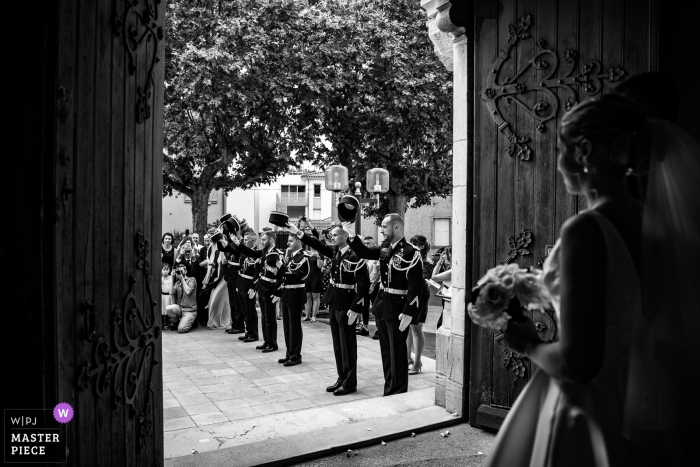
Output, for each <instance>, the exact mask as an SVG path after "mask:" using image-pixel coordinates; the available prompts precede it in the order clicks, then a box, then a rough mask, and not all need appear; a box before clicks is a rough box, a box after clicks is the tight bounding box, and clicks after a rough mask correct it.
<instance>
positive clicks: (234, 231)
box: [216, 214, 260, 342]
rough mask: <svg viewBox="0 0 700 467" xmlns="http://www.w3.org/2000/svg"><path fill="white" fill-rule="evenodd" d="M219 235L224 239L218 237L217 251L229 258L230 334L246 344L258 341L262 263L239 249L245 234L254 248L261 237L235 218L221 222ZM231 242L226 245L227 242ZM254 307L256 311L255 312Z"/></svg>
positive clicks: (231, 217)
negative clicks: (256, 286) (258, 270)
mask: <svg viewBox="0 0 700 467" xmlns="http://www.w3.org/2000/svg"><path fill="white" fill-rule="evenodd" d="M219 232H220V233H221V234H222V235H223V238H221V237H220V236H217V237H216V240H217V242H216V244H217V247H218V248H219V249H220V250H221V251H224V252H225V253H226V254H227V255H229V257H228V258H227V259H228V264H227V267H228V269H227V271H226V273H227V276H225V277H226V281H227V282H228V283H229V284H228V285H229V294H230V297H231V302H232V303H233V305H232V307H231V316H232V327H231V329H229V330H227V331H226V332H228V333H229V334H241V333H243V334H244V335H243V336H240V337H239V338H238V339H239V340H242V341H244V342H254V341H257V340H258V313H257V311H256V309H255V290H253V291H252V293H251V289H254V282H255V272H254V270H255V267H257V264H258V263H260V260H259V259H255V258H247V257H245V256H244V255H243V253H241V251H240V249H239V248H238V245H239V244H240V241H241V238H242V237H243V235H244V234H245V237H246V246H248V247H249V248H253V247H254V246H255V242H256V241H257V236H256V235H255V234H254V233H253V231H252V230H250V227H248V224H247V222H246V220H245V219H242V220H239V219H238V218H237V217H235V216H232V215H231V214H226V215H224V216H222V217H221V218H220V219H219ZM233 237H235V241H234V239H233ZM227 239H228V240H229V242H228V243H226V240H227ZM251 307H252V310H251Z"/></svg>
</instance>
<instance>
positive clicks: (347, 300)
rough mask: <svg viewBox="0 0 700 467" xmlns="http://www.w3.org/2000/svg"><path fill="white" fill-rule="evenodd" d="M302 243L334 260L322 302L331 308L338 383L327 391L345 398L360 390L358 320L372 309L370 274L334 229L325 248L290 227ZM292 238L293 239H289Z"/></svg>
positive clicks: (342, 233)
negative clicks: (370, 306)
mask: <svg viewBox="0 0 700 467" xmlns="http://www.w3.org/2000/svg"><path fill="white" fill-rule="evenodd" d="M290 230H291V231H292V233H293V234H295V235H297V236H298V237H300V238H301V241H302V242H303V243H304V244H306V245H309V246H310V247H311V248H313V249H315V250H316V251H318V252H319V253H321V254H322V255H325V256H328V257H329V258H332V260H333V263H332V266H331V285H330V287H328V290H326V294H325V296H324V298H323V301H324V302H326V303H328V304H329V305H330V324H331V335H332V336H333V353H334V354H335V366H336V368H337V370H338V380H337V381H336V382H335V383H334V384H332V385H331V386H328V387H327V388H326V391H328V392H332V393H333V395H335V396H343V395H345V394H350V393H353V392H355V391H356V390H357V335H356V334H355V326H354V323H355V320H356V319H357V318H358V316H359V315H361V314H362V313H363V311H364V310H366V309H367V307H368V306H369V303H368V300H369V297H368V295H369V273H368V271H367V266H366V264H365V261H364V260H363V259H360V258H358V256H357V255H356V254H355V253H354V252H353V251H352V250H351V249H350V247H349V246H348V243H347V241H348V234H347V232H345V231H344V230H343V229H341V228H340V227H335V228H334V229H333V230H332V231H331V234H330V238H331V242H332V243H333V245H332V246H329V245H326V244H325V243H323V242H321V241H320V240H318V239H316V238H314V237H313V236H311V235H307V234H305V233H304V232H302V231H300V230H299V229H297V228H296V227H294V226H292V227H291V228H290ZM290 238H291V237H290Z"/></svg>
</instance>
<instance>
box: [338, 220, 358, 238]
mask: <svg viewBox="0 0 700 467" xmlns="http://www.w3.org/2000/svg"><path fill="white" fill-rule="evenodd" d="M341 225H342V226H343V230H344V231H346V232H347V233H348V235H349V236H350V238H354V237H355V223H354V222H343V223H341Z"/></svg>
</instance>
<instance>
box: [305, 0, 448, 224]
mask: <svg viewBox="0 0 700 467" xmlns="http://www.w3.org/2000/svg"><path fill="white" fill-rule="evenodd" d="M317 8H325V9H327V10H328V11H330V12H331V16H330V17H323V16H322V15H316V18H317V26H316V28H315V31H314V32H313V33H311V34H309V35H308V36H307V38H306V44H307V46H308V47H311V48H313V49H314V50H316V51H317V54H318V55H319V56H318V59H317V60H321V61H322V62H323V63H325V64H326V66H325V69H326V70H328V74H329V76H328V78H327V80H326V82H327V85H326V87H325V90H324V93H323V94H321V95H319V96H317V98H318V104H317V106H318V109H319V110H321V115H319V119H320V121H321V124H322V133H323V134H324V135H325V137H326V139H327V140H328V142H329V143H330V145H331V147H330V148H329V149H328V151H326V152H317V153H316V154H315V155H314V156H315V158H314V160H315V163H316V164H317V165H319V166H324V165H327V164H328V163H329V162H339V163H341V164H343V165H345V166H347V167H349V168H350V172H351V173H354V175H355V178H356V179H357V180H360V181H362V182H363V185H364V178H365V173H366V171H367V170H368V169H370V168H372V167H383V168H386V169H387V170H388V171H389V173H390V191H389V192H388V193H387V194H386V195H384V196H382V197H381V202H380V204H379V205H376V206H372V205H370V206H367V205H366V206H365V214H366V215H375V216H377V217H378V219H377V220H378V221H379V220H380V219H381V217H383V216H384V214H386V213H388V212H398V213H399V214H401V215H404V214H405V211H406V209H407V207H418V206H422V205H425V204H428V203H429V202H430V199H431V198H432V197H434V196H442V197H445V196H447V195H449V194H451V193H452V152H451V148H452V118H451V116H452V84H451V83H452V80H451V77H450V75H449V72H448V71H447V70H445V68H444V67H443V65H442V64H441V63H440V62H439V60H438V58H437V57H436V55H435V54H434V53H433V45H432V43H431V42H430V39H429V37H428V34H427V32H426V30H425V18H424V15H423V13H422V11H421V10H420V8H419V5H418V2H417V1H409V0H394V1H391V2H385V1H381V0H365V1H359V0H357V1H356V0H350V1H348V2H345V3H339V2H336V1H333V0H328V1H326V2H318V4H317ZM328 36H332V37H333V40H332V41H328V40H327V38H328ZM312 66H314V65H313V64H310V65H309V68H311V67H312ZM308 71H309V72H312V70H308Z"/></svg>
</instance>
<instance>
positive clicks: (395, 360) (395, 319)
mask: <svg viewBox="0 0 700 467" xmlns="http://www.w3.org/2000/svg"><path fill="white" fill-rule="evenodd" d="M343 230H345V231H346V232H348V233H349V234H350V238H351V241H350V248H352V250H353V251H354V252H355V253H357V256H359V257H360V258H364V259H374V260H379V270H380V282H379V294H378V295H377V299H376V301H375V302H374V305H373V306H372V314H374V317H375V319H376V322H377V330H378V331H379V347H380V348H381V353H382V365H383V367H384V395H385V396H390V395H392V394H400V393H403V392H406V391H408V356H407V352H406V336H407V334H408V326H409V324H411V320H412V319H413V316H414V315H415V314H417V313H418V310H419V303H420V297H421V292H422V290H423V283H424V282H423V261H422V259H421V256H420V252H419V251H417V250H415V249H414V248H413V246H412V245H411V244H410V243H408V241H406V239H405V238H404V234H403V231H404V225H403V218H402V217H401V216H400V215H398V214H388V215H387V216H386V217H385V218H384V219H383V220H382V234H384V242H383V243H382V244H381V245H380V246H378V247H371V248H368V247H366V246H365V245H364V244H363V243H362V240H361V239H360V238H359V237H358V236H356V235H355V223H354V222H343Z"/></svg>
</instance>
